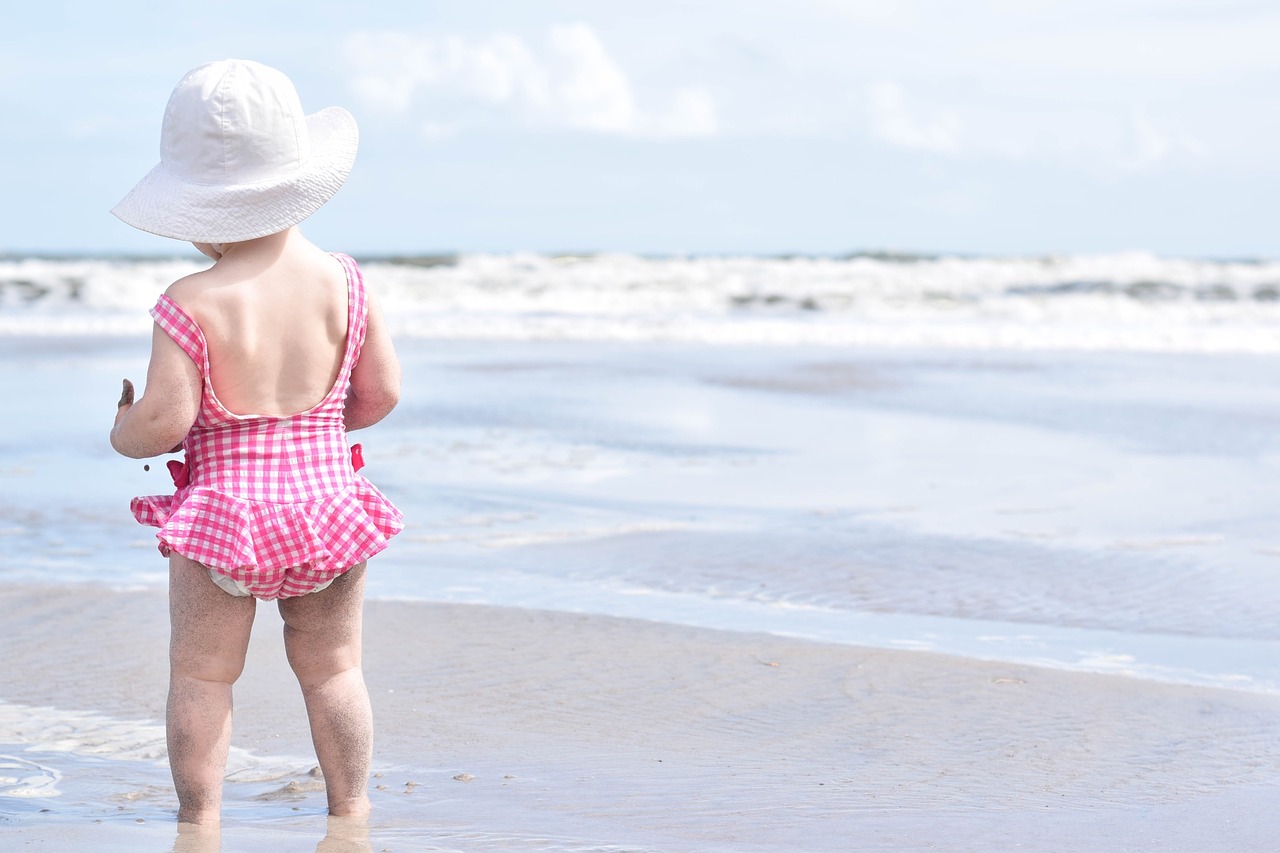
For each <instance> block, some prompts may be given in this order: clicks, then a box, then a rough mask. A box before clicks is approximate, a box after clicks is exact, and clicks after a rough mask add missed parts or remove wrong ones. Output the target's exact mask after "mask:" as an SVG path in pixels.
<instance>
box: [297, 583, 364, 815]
mask: <svg viewBox="0 0 1280 853" xmlns="http://www.w3.org/2000/svg"><path fill="white" fill-rule="evenodd" d="M363 606H364V563H361V564H360V565H358V566H354V567H352V568H351V569H349V570H348V571H347V572H346V574H344V575H342V576H341V577H339V578H338V579H337V580H335V581H334V582H333V583H332V584H331V585H330V586H329V587H328V588H327V589H323V590H321V591H320V592H313V593H310V594H308V595H301V596H298V597H297V598H282V599H280V603H279V607H280V615H281V616H282V617H283V618H284V645H285V651H286V652H287V653H288V655H289V664H290V665H291V666H292V667H293V672H294V674H295V675H297V676H298V684H299V686H301V687H302V697H303V699H304V700H306V703H307V717H308V718H309V719H310V720H311V740H312V742H314V743H315V747H316V757H317V758H318V759H320V769H321V770H322V771H323V772H324V783H325V789H326V790H327V792H328V795H329V813H330V814H333V815H363V814H367V813H368V811H369V796H368V785H369V762H370V759H371V757H372V751H373V713H372V711H371V710H370V708H369V692H368V690H367V689H365V684H364V670H362V669H361V668H360V651H361V647H360V637H361V628H362V624H363V623H362V617H363V613H362V608H363Z"/></svg>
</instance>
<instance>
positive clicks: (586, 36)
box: [0, 0, 1280, 257]
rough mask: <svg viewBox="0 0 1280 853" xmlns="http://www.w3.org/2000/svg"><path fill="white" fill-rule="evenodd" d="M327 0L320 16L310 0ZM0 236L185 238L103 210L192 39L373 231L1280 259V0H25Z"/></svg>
mask: <svg viewBox="0 0 1280 853" xmlns="http://www.w3.org/2000/svg"><path fill="white" fill-rule="evenodd" d="M302 9H305V10H306V11H305V12H300V11H299V10H302ZM5 17H6V21H5V26H4V28H3V33H0V46H2V48H3V49H2V50H0V105H3V107H4V112H5V114H6V119H7V120H6V122H4V124H3V125H2V126H0V155H3V158H4V162H5V163H6V164H7V166H8V168H7V169H5V171H4V173H3V177H0V251H24V250H37V251H119V252H143V253H163V252H169V251H172V250H174V249H177V248H180V247H179V246H178V245H177V244H175V243H173V242H172V241H167V240H164V239H163V238H158V237H153V236H150V235H146V234H142V233H141V232H135V231H133V230H132V229H130V228H129V227H127V226H125V225H123V224H122V223H120V222H118V221H117V220H116V219H115V218H114V217H112V216H110V215H109V214H108V213H107V211H108V209H109V208H110V207H111V206H112V205H113V204H114V203H115V202H116V201H117V200H118V199H119V198H120V196H122V195H123V194H124V193H125V192H126V191H128V189H129V188H130V187H131V186H132V185H133V183H134V181H135V180H137V178H139V177H141V175H142V174H143V173H145V172H146V171H147V170H148V169H149V168H150V167H151V166H152V165H154V163H155V162H156V161H157V159H158V153H157V148H158V141H159V125H160V117H161V115H162V113H163V109H164V104H165V101H166V100H167V98H168V95H169V92H170V90H171V89H172V87H173V85H174V83H176V82H177V80H178V78H179V77H180V76H181V75H182V74H183V73H184V72H185V71H186V70H187V69H189V68H191V67H193V66H195V65H198V64H200V63H202V62H205V61H208V60H211V59H219V58H224V57H228V56H236V57H242V58H250V59H257V60H259V61H262V62H266V63H268V64H270V65H274V66H276V67H278V68H280V69H281V70H283V71H285V72H286V73H287V74H289V75H290V77H292V78H293V80H294V82H295V84H296V85H297V87H298V90H299V92H300V94H301V97H302V101H303V104H304V106H305V107H306V109H307V110H308V111H314V110H317V109H320V108H322V107H325V106H329V105H331V104H337V105H341V106H345V107H347V108H348V109H350V110H351V111H352V112H353V113H354V114H355V115H356V118H357V120H358V121H359V122H360V125H361V132H362V140H361V153H360V157H359V159H358V161H357V163H356V168H355V171H354V172H353V174H352V177H351V179H350V181H349V183H348V185H347V186H346V187H345V188H344V189H343V190H342V191H341V192H340V193H339V194H338V196H337V197H336V198H335V199H334V200H333V202H331V204H330V205H329V206H327V207H326V208H325V209H323V210H322V211H321V212H320V213H318V214H316V215H315V216H314V217H313V218H312V219H311V220H310V221H309V222H308V223H307V224H306V225H304V230H305V231H306V232H307V233H308V235H309V236H311V237H312V238H313V239H315V240H316V241H317V242H319V243H321V244H322V245H325V246H326V247H328V248H332V249H341V250H346V251H352V252H357V253H364V254H370V253H424V252H446V251H515V250H532V251H583V250H589V251H632V252H643V253H682V252H694V253H762V254H772V253H780V252H813V253H841V252H846V251H852V250H861V249H898V250H916V251H926V252H930V251H936V252H963V253H972V254H1024V253H1045V252H1103V251H1119V250H1128V249H1146V250H1151V251H1154V252H1157V253H1160V254H1164V255H1176V256H1196V257H1205V256H1208V257H1239V256H1264V257H1275V256H1277V255H1280V222H1278V221H1277V220H1278V217H1277V216H1276V213H1275V204H1274V202H1273V199H1275V198H1276V197H1277V196H1278V195H1280V193H1278V192H1277V191H1278V190H1280V161H1278V159H1277V156H1276V148H1277V147H1280V110H1277V104H1276V100H1277V95H1276V92H1277V91H1280V50H1277V47H1276V46H1277V45H1280V6H1278V5H1277V4H1275V3H1274V2H1266V3H1264V2H1233V1H1232V0H1110V2H1106V0H1062V2H1059V1H1058V0H967V2H963V3H959V2H941V0H789V1H788V2H785V3H784V2H781V1H780V0H778V2H759V0H731V1H728V0H708V2H676V0H646V1H645V2H632V0H610V2H599V0H595V2H583V1H582V0H579V2H558V0H549V2H484V0H464V2H449V1H448V0H444V2H398V3H397V2H378V0H368V2H363V3H351V2H341V3H339V2H311V3H309V4H297V3H288V4H285V3H274V2H271V0H259V2H238V0H229V1H228V2H220V3H216V4H174V3H161V2H127V0H124V2H113V3H110V4H107V3H101V2H59V1H58V0H48V2H41V3H22V4H13V5H12V6H11V7H7V8H6V15H5Z"/></svg>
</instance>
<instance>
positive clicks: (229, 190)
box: [111, 107, 360, 243]
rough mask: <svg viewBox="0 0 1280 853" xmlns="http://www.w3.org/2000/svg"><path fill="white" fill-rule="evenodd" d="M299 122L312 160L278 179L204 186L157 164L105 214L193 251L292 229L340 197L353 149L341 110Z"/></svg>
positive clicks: (350, 126) (355, 135) (348, 118)
mask: <svg viewBox="0 0 1280 853" xmlns="http://www.w3.org/2000/svg"><path fill="white" fill-rule="evenodd" d="M306 122H307V133H308V135H309V137H310V142H311V156H310V158H309V159H308V160H307V162H306V163H305V164H304V165H303V166H302V167H300V168H299V169H297V170H296V171H294V172H292V173H290V174H289V175H287V176H285V177H283V178H277V179H274V180H270V181H263V182H260V183H254V184H239V185H235V186H205V185H203V184H193V183H191V182H189V181H184V180H182V179H180V178H176V177H174V176H173V175H172V174H171V173H170V172H169V171H168V170H167V169H166V168H165V166H164V164H163V163H161V164H160V165H158V166H156V167H155V168H154V169H152V170H151V171H150V172H148V173H147V174H146V175H145V176H144V177H143V178H142V180H141V181H139V182H138V184H137V186H135V187H134V188H133V189H132V190H130V191H129V194H128V195H126V196H125V197H124V198H123V199H121V201H120V203H119V204H117V205H116V206H115V207H113V208H112V209H111V213H112V214H114V215H115V216H116V217H118V218H119V219H121V220H122V221H124V222H126V223H128V224H129V225H132V226H133V227H134V228H138V229H140V230H142V231H147V232H150V233H152V234H159V235H160V236H161V237H172V238H174V239H176V240H186V241H189V242H192V243H237V242H239V241H241V240H252V239H254V238H255V237H265V236H266V235H268V234H275V233H277V232H279V231H283V230H285V229H286V228H289V227H291V226H293V225H297V224H298V223H299V222H301V221H302V220H304V219H306V218H307V217H308V216H310V215H311V214H313V213H315V212H316V211H317V210H319V209H320V207H321V206H322V205H323V204H324V203H325V202H327V201H328V200H329V199H331V198H333V195H334V193H336V192H337V191H338V190H339V189H341V187H342V185H343V183H345V182H346V180H347V175H349V174H351V167H352V165H353V164H354V163H355V159H356V149H357V148H358V147H359V142H360V133H359V130H358V129H357V127H356V120H355V118H354V117H353V116H352V115H351V113H349V112H347V111H346V110H344V109H342V108H341V107H328V108H326V109H323V110H320V111H319V112H317V113H313V114H312V115H309V116H307V117H306Z"/></svg>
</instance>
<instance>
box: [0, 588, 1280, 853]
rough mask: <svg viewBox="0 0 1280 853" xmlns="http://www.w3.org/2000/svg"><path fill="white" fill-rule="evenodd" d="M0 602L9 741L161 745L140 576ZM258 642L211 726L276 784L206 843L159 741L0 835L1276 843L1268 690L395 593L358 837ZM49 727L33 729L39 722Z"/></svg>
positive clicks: (274, 629) (352, 845)
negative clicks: (74, 718) (267, 761)
mask: <svg viewBox="0 0 1280 853" xmlns="http://www.w3.org/2000/svg"><path fill="white" fill-rule="evenodd" d="M372 570H373V571H376V567H375V568H373V569H372ZM0 612H3V613H4V614H5V622H6V626H7V628H8V631H7V636H8V638H9V642H8V643H7V644H6V649H5V654H4V660H5V663H4V679H3V681H4V691H5V696H4V697H3V698H4V699H5V700H6V701H7V702H8V703H11V708H12V707H18V706H29V708H46V709H56V710H46V711H30V710H27V709H24V710H25V711H26V715H27V716H28V717H29V718H31V719H30V721H29V728H30V729H31V730H29V731H26V732H24V736H25V737H26V739H27V741H28V742H33V743H43V744H46V745H48V746H50V747H51V748H52V747H54V746H56V744H57V743H58V742H59V739H60V738H61V739H62V741H63V746H62V747H61V748H64V749H71V748H72V747H70V746H67V745H66V741H67V740H68V739H71V740H74V739H75V737H76V733H75V732H66V731H63V732H59V731H58V730H57V727H58V726H62V727H63V728H66V726H67V724H66V723H65V722H62V721H65V719H66V718H67V717H68V715H70V714H73V712H92V713H93V714H95V715H105V716H106V717H109V718H111V719H113V720H117V721H133V722H137V723H139V724H142V729H141V730H143V731H149V732H151V733H152V735H153V738H152V739H153V740H154V734H155V732H156V731H159V726H158V725H157V723H159V722H160V721H162V720H163V713H164V693H165V683H166V671H165V670H166V665H165V651H166V644H167V631H168V627H167V610H166V601H165V597H164V594H163V593H162V592H159V591H155V590H148V591H139V592H113V591H108V590H105V589H99V588H93V587H81V586H66V585H63V586H57V587H39V586H16V585H15V586H3V587H0ZM279 639H280V638H279V619H278V616H277V615H276V613H275V609H274V607H272V606H268V605H261V606H260V608H259V613H258V621H257V623H256V626H255V631H254V641H253V644H252V647H251V651H250V659H249V663H248V666H247V668H246V671H245V674H244V676H243V677H242V679H241V681H240V682H239V684H238V685H237V688H236V717H235V736H234V740H233V743H234V745H235V746H236V747H238V748H242V749H245V750H249V751H251V752H252V753H254V754H255V755H258V756H267V757H287V756H292V757H294V758H293V759H288V760H286V759H284V758H277V759H272V760H273V761H275V764H277V765H280V766H285V767H288V768H291V773H292V775H290V774H289V773H286V774H285V775H286V776H288V778H285V776H276V777H275V778H272V779H270V780H267V781H263V780H261V779H260V780H257V782H256V783H255V784H256V787H254V785H251V784H250V783H248V782H241V783H235V784H229V785H228V786H227V788H228V790H227V802H226V805H225V812H224V814H225V818H224V825H223V828H222V832H221V839H220V840H221V844H220V846H219V844H218V840H217V838H216V837H207V836H206V837H192V836H180V835H178V834H177V832H176V826H175V825H174V824H173V822H172V809H173V807H174V805H175V803H174V801H173V795H172V790H171V788H166V784H167V779H168V777H167V771H164V770H163V768H162V767H160V766H159V765H158V764H157V762H156V760H155V756H154V752H153V753H152V757H151V759H150V760H137V758H138V757H139V756H141V755H145V754H146V753H147V750H148V749H151V750H153V751H154V749H155V744H154V743H152V744H150V745H147V744H141V745H140V744H133V745H132V746H133V751H132V755H133V759H132V760H130V759H129V757H128V756H129V755H130V753H129V751H128V750H121V749H117V750H116V752H117V753H118V754H117V755H115V756H114V757H111V756H108V758H107V759H106V760H101V761H98V763H96V764H90V765H83V762H84V761H89V760H90V759H89V758H83V759H81V761H82V766H81V767H80V770H79V771H78V772H79V773H80V775H91V776H93V777H94V780H95V781H94V785H93V788H92V791H93V792H96V793H92V795H91V796H89V797H88V798H87V799H86V797H85V796H81V795H79V794H76V793H75V792H74V791H73V792H71V795H70V796H68V795H65V794H64V796H62V797H54V798H48V799H45V800H34V799H33V800H30V801H29V804H30V807H29V808H26V805H25V804H24V803H23V802H22V801H20V800H14V799H11V800H9V801H8V803H7V804H6V802H4V801H0V847H3V849H5V850H24V851H27V850H39V851H46V850H47V851H66V850H82V849H86V850H87V849H94V850H106V851H126V850H128V851H150V850H155V851H169V850H181V851H200V853H206V851H209V850H218V849H222V850H226V851H255V850H271V851H273V853H282V851H294V850H297V851H303V850H305V851H311V850H319V851H329V853H333V851H338V850H344V851H345V850H351V851H356V850H379V851H380V850H389V851H401V850H600V851H604V850H638V851H639V850H662V851H685V850H688V851H704V850H706V851H733V850H744V851H749V850H788V851H826V850H831V851H836V850H924V849H940V850H984V851H986V850H1165V851H1169V850H1187V851H1191V850H1195V851H1209V850H1270V849H1275V847H1276V845H1277V842H1278V841H1280V813H1277V811H1276V809H1275V808H1274V803H1275V802H1276V801H1277V799H1276V798H1277V795H1280V785H1277V777H1278V776H1280V774H1278V773H1277V769H1276V766H1275V762H1274V759H1275V756H1276V754H1277V745H1280V698H1277V697H1273V696H1267V695H1259V694H1249V693H1243V692H1235V691H1229V690H1216V689H1209V688H1193V687H1184V686H1176V685H1165V684H1158V683H1154V682H1147V681H1142V680H1138V679H1132V678H1122V677H1113V676H1102V675H1092V674H1084V673H1073V672H1064V671H1056V670H1050V669H1041V668H1036V667H1029V666H1021V665H1012V664H1001V663H988V662H980V661H972V660H964V659H959V658H954V657H947V656H943V655H937V654H933V653H928V652H913V651H890V650H879V649H876V650H873V649H862V648H854V647H848V646H836V645H825V644H819V643H811V642H805V641H800V640H792V639H786V638H780V637H775V636H769V635H762V634H745V633H734V632H725V631H711V630H704V629H695V628H688V627H681V626H676V625H671V624H659V623H652V622H644V621H636V620H625V619H615V618H608V617H601V616H579V615H573V614H567V613H553V612H545V611H532V610H522V609H512V608H498V607H488V606H476V605H446V604H431V603H421V602H396V601H371V602H369V604H368V606H367V611H366V650H365V655H366V667H365V668H366V677H367V679H368V684H369V688H370V693H371V696H372V699H373V703H374V710H375V719H376V726H377V735H376V744H375V755H374V771H375V774H376V775H375V778H374V779H373V780H372V782H373V785H374V787H373V789H372V791H371V795H372V797H373V800H374V805H375V813H374V816H373V818H372V819H371V821H370V824H369V826H368V830H367V833H368V834H367V836H366V835H365V834H364V830H363V829H360V828H355V829H354V830H353V829H352V828H351V827H349V826H345V825H333V826H330V825H327V824H326V821H325V818H324V816H323V795H322V793H320V787H321V786H320V783H319V781H318V780H316V779H315V778H313V777H312V776H310V775H308V774H307V773H306V769H307V768H308V767H309V765H310V764H312V763H313V760H312V759H310V755H311V753H310V744H309V739H308V735H307V731H306V724H305V716H304V714H303V710H302V703H301V699H300V697H299V696H298V693H297V688H296V685H295V684H294V683H293V680H292V676H291V675H290V673H289V671H288V667H287V664H286V662H285V660H284V656H283V652H282V649H281V645H280V642H279ZM3 707H4V706H2V705H0V709H2V708H3ZM42 719H45V720H48V721H49V729H50V730H49V731H45V732H44V733H43V734H42V735H41V734H38V733H36V734H33V731H35V730H38V729H39V728H40V725H42V723H41V720H42ZM72 728H74V726H72ZM142 739H145V738H142ZM82 740H83V738H82ZM117 740H119V738H117ZM161 744H162V741H161ZM78 749H80V751H81V752H91V751H92V749H93V748H92V747H79V748H78ZM0 751H4V748H3V747H0ZM10 752H11V754H16V755H19V756H21V755H23V754H24V753H14V752H13V751H12V750H10ZM47 754H54V755H56V753H53V752H50V753H47ZM121 756H124V757H121ZM42 760H49V759H47V758H46V759H42ZM290 761H292V762H293V763H292V764H290V763H289V762H290ZM75 776H76V773H73V772H70V771H67V772H66V774H65V776H64V779H63V786H64V787H68V788H74V787H75V784H76V780H75V778H73V777H75ZM250 792H252V793H250ZM95 798H96V799H95ZM246 799H252V800H253V802H252V804H249V805H246V804H245V803H244V802H243V801H244V800H246ZM15 803H16V804H21V805H24V808H25V810H24V811H18V812H14V811H11V810H10V809H11V807H12V805H13V804H15ZM40 809H46V810H45V811H41V810H40ZM95 809H96V812H95ZM94 814H96V815H97V816H96V817H94V816H93V815H94ZM326 832H328V834H327V835H326Z"/></svg>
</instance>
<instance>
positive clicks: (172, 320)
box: [151, 293, 207, 372]
mask: <svg viewBox="0 0 1280 853" xmlns="http://www.w3.org/2000/svg"><path fill="white" fill-rule="evenodd" d="M151 316H152V317H153V318H154V319H155V321H156V325H157V326H159V327H160V328H161V329H163V330H164V331H165V334H167V335H168V336H169V337H171V338H173V340H174V341H175V342H176V343H177V344H178V346H180V347H182V350H183V352H185V353H186V354H187V355H189V356H191V360H192V361H194V362H195V363H196V366H197V367H199V368H200V370H201V372H203V371H204V368H205V354H206V352H207V345H206V344H205V340H204V332H202V331H200V327H199V326H198V325H196V321H195V320H193V319H191V315H189V314H188V313H187V312H186V311H183V310H182V306H181V305H179V304H178V303H177V302H174V301H173V300H172V299H170V298H169V296H168V295H167V294H163V293H162V294H160V298H159V299H158V300H156V304H155V306H154V307H153V308H152V309H151Z"/></svg>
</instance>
